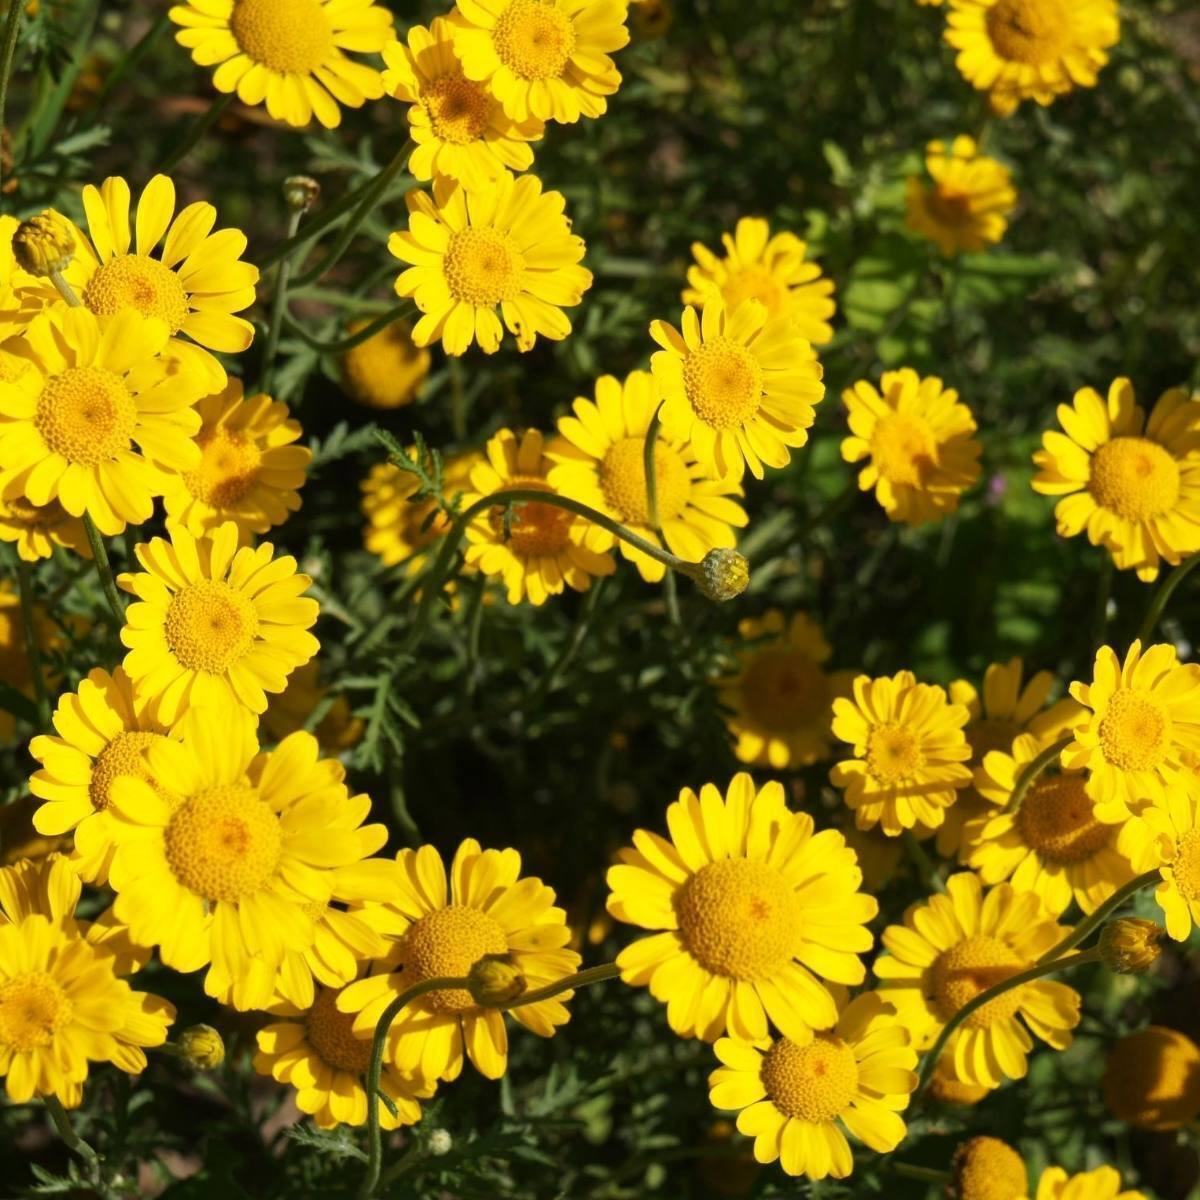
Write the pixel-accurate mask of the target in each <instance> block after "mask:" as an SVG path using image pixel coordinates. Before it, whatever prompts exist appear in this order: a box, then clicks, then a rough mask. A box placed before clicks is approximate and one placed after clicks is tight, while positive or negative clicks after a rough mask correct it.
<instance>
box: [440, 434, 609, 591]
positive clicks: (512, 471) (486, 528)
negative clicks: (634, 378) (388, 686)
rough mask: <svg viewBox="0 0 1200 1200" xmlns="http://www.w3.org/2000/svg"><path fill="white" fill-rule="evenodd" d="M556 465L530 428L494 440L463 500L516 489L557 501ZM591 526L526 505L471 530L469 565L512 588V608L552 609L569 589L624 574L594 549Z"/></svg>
mask: <svg viewBox="0 0 1200 1200" xmlns="http://www.w3.org/2000/svg"><path fill="white" fill-rule="evenodd" d="M553 465H554V464H553V462H551V460H550V458H549V457H548V456H547V454H546V453H545V445H544V442H543V440H542V435H541V434H540V433H539V432H538V431H537V430H536V429H527V430H526V431H525V432H524V433H523V434H522V435H521V436H520V437H519V438H518V437H517V435H516V434H515V433H513V432H512V430H511V429H502V430H500V432H499V433H497V434H496V435H495V436H494V437H492V438H489V439H488V444H487V461H486V462H480V463H477V464H476V465H475V467H474V468H473V469H472V471H471V486H472V488H473V489H474V490H473V491H472V492H470V493H468V494H467V495H466V496H464V497H463V500H462V506H463V508H467V507H469V506H470V505H472V504H474V503H475V502H476V501H477V500H479V499H481V498H482V497H484V496H489V495H491V494H492V493H493V492H499V491H502V490H508V489H510V488H523V489H526V490H531V491H535V492H545V493H547V494H548V495H556V494H558V493H557V489H556V488H555V487H554V486H553V485H552V484H551V483H550V482H549V476H550V470H551V468H552V467H553ZM589 528H590V526H589V523H588V522H587V521H585V520H584V519H583V518H582V517H577V516H576V515H575V514H574V513H571V512H568V511H567V510H566V509H563V508H558V507H556V506H555V505H553V504H540V503H538V502H537V501H525V502H523V503H521V504H514V505H513V506H512V514H511V518H510V519H509V520H508V521H507V522H506V521H505V506H504V505H497V506H496V507H494V508H491V509H487V510H485V511H484V512H482V513H480V514H479V516H478V517H476V518H475V520H473V521H472V522H471V524H470V525H469V526H468V527H467V551H466V559H467V565H468V566H471V567H475V568H476V569H478V570H479V571H482V572H483V574H485V575H498V576H500V577H501V579H502V580H503V581H504V587H505V590H506V592H507V594H508V602H509V604H520V603H521V601H522V600H526V599H527V600H528V601H529V603H530V604H535V605H536V604H544V603H545V601H546V597H547V596H557V595H559V594H560V593H561V592H562V591H563V590H564V589H565V588H566V587H572V588H574V589H575V591H577V592H586V591H587V590H588V588H590V587H591V586H592V579H593V577H594V576H597V575H611V574H612V573H613V571H614V570H616V564H615V563H614V562H613V560H612V555H611V554H607V553H601V552H600V551H597V550H592V549H590V548H589V547H588V545H587V544H586V537H587V533H588V529H589Z"/></svg>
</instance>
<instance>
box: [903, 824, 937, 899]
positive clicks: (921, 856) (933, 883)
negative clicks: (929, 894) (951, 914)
mask: <svg viewBox="0 0 1200 1200" xmlns="http://www.w3.org/2000/svg"><path fill="white" fill-rule="evenodd" d="M900 840H901V841H902V842H903V843H904V849H905V851H906V852H907V853H908V857H909V858H911V859H912V861H913V866H914V867H916V868H917V874H918V875H920V877H921V882H922V883H923V884H924V885H925V887H926V889H927V890H928V891H937V892H944V891H945V890H946V884H945V881H944V880H943V879H942V877H941V875H940V874H938V869H937V868H936V867H935V866H934V865H933V860H932V859H931V858H930V857H929V855H928V854H926V853H925V847H924V846H922V845H921V843H920V842H919V841H918V840H917V835H916V834H915V833H913V831H912V830H911V829H906V830H905V831H904V833H903V834H902V835H901V838H900Z"/></svg>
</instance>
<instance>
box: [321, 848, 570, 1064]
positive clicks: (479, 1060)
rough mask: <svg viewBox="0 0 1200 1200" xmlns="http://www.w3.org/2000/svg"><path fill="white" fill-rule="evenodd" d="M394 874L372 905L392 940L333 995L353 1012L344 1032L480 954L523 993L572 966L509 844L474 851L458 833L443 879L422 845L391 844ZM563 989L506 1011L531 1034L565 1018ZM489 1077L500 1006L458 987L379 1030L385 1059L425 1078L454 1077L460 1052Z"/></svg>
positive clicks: (542, 897)
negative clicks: (370, 970) (367, 970)
mask: <svg viewBox="0 0 1200 1200" xmlns="http://www.w3.org/2000/svg"><path fill="white" fill-rule="evenodd" d="M396 860H397V862H398V863H399V864H400V871H399V881H398V882H397V884H396V885H395V887H394V888H393V891H392V895H391V899H389V900H388V901H387V903H386V904H384V905H383V906H382V914H381V920H380V921H379V927H380V928H381V929H382V931H383V932H384V934H385V935H386V936H389V937H391V938H392V939H393V946H392V950H391V953H390V954H389V956H388V958H387V960H386V961H385V963H384V967H385V968H386V969H385V970H384V971H383V972H382V973H377V974H374V975H370V976H368V977H367V978H366V979H360V980H359V981H358V982H357V983H352V984H350V986H349V987H347V988H346V989H345V990H344V991H343V992H342V993H341V995H340V996H339V997H338V1008H339V1009H341V1011H342V1012H347V1013H355V1014H356V1016H355V1018H354V1030H355V1032H356V1033H358V1034H360V1035H366V1034H369V1033H371V1032H373V1031H374V1029H375V1026H376V1025H377V1024H378V1023H379V1017H380V1014H381V1013H382V1012H383V1010H384V1009H385V1008H386V1007H387V1006H388V1004H390V1003H391V1001H392V1000H394V999H395V998H396V997H397V996H398V995H399V994H400V993H401V992H403V991H405V990H406V989H407V988H409V987H411V986H412V985H413V984H414V983H420V982H421V981H422V980H426V979H439V978H449V979H465V978H466V977H467V975H468V974H469V972H470V970H471V968H472V967H473V966H474V965H475V964H476V963H477V962H478V961H479V960H480V959H481V958H484V957H486V956H487V955H504V956H506V958H507V961H508V962H509V963H510V964H511V965H512V966H514V967H515V968H516V969H517V970H518V971H520V972H521V974H523V975H524V976H525V980H526V983H527V985H528V990H530V991H533V990H534V989H536V988H540V987H545V986H546V985H547V984H551V983H557V982H558V981H559V980H560V979H565V978H566V977H567V976H568V975H571V974H573V973H574V972H575V971H576V970H577V969H578V967H579V961H580V960H579V955H578V954H576V953H575V951H574V950H570V949H567V943H568V942H569V941H570V938H571V931H570V929H568V928H567V924H566V913H564V912H563V910H562V909H561V908H557V907H556V906H555V904H554V891H553V889H551V888H548V887H546V885H545V884H544V883H542V881H541V880H540V879H536V878H534V877H533V876H526V877H525V878H521V856H520V854H518V853H517V851H516V850H483V849H481V848H480V845H479V843H478V842H477V841H476V840H475V839H474V838H466V839H465V840H464V841H463V843H462V844H461V845H460V846H459V848H458V850H457V851H456V852H455V854H454V861H453V862H452V863H451V864H450V872H449V879H447V873H446V868H445V866H444V864H443V862H442V856H441V855H440V854H438V852H437V851H436V850H435V849H434V848H433V847H432V846H422V847H421V848H420V849H419V850H401V851H400V853H399V854H397V856H396ZM573 994H574V993H572V992H569V991H567V992H562V993H561V994H560V995H558V996H555V997H553V998H552V999H550V1000H541V1001H538V1002H536V1003H534V1004H526V1005H522V1006H521V1007H519V1008H514V1009H513V1010H512V1016H513V1017H514V1018H515V1019H516V1021H517V1022H518V1023H519V1024H521V1025H523V1026H524V1027H525V1028H526V1029H528V1030H529V1031H530V1032H531V1033H536V1034H537V1035H538V1036H539V1037H551V1036H553V1034H554V1030H555V1028H556V1027H557V1026H559V1025H563V1024H565V1023H566V1021H567V1019H568V1017H569V1015H570V1014H569V1013H568V1011H567V1001H568V1000H570V999H571V997H572V995H573ZM464 1052H465V1054H466V1056H467V1057H468V1058H469V1059H470V1060H471V1063H472V1065H473V1066H474V1067H475V1068H476V1070H478V1071H479V1072H480V1073H481V1074H482V1075H485V1076H487V1078H489V1079H499V1078H500V1076H501V1075H503V1074H504V1071H505V1069H506V1067H507V1064H508V1031H507V1029H506V1027H505V1023H504V1013H503V1012H502V1011H501V1010H500V1009H498V1008H484V1007H481V1006H480V1005H479V1004H477V1003H476V1002H475V1000H474V999H473V998H472V996H471V993H470V992H468V991H467V990H466V989H465V988H459V989H453V988H452V989H447V990H445V991H433V992H427V993H426V994H425V995H424V996H422V997H421V998H420V999H418V1000H416V1001H414V1002H413V1003H412V1004H410V1005H408V1006H407V1007H406V1008H404V1009H403V1010H401V1012H400V1013H399V1015H398V1016H397V1017H396V1020H395V1021H394V1022H393V1024H392V1028H391V1030H390V1032H389V1035H388V1057H389V1058H390V1060H391V1062H392V1064H393V1065H394V1066H395V1067H396V1069H397V1070H398V1071H400V1072H401V1073H402V1074H404V1075H407V1076H419V1077H420V1078H421V1079H423V1080H425V1081H428V1082H430V1083H432V1082H434V1081H435V1080H438V1079H456V1078H457V1077H458V1075H459V1073H460V1072H461V1071H462V1066H463V1055H464Z"/></svg>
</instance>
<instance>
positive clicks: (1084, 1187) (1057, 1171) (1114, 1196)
mask: <svg viewBox="0 0 1200 1200" xmlns="http://www.w3.org/2000/svg"><path fill="white" fill-rule="evenodd" d="M1034 1200H1146V1196H1145V1194H1144V1193H1143V1192H1138V1191H1134V1190H1133V1189H1132V1188H1130V1189H1128V1190H1126V1189H1124V1188H1122V1186H1121V1176H1120V1174H1119V1173H1118V1172H1117V1171H1116V1170H1115V1169H1114V1168H1113V1167H1097V1168H1096V1169H1095V1170H1094V1171H1083V1172H1081V1173H1080V1174H1078V1175H1068V1174H1067V1173H1066V1171H1064V1170H1063V1169H1062V1167H1047V1168H1046V1169H1045V1170H1044V1171H1043V1172H1042V1177H1041V1179H1039V1180H1038V1185H1037V1193H1036V1195H1035V1197H1034Z"/></svg>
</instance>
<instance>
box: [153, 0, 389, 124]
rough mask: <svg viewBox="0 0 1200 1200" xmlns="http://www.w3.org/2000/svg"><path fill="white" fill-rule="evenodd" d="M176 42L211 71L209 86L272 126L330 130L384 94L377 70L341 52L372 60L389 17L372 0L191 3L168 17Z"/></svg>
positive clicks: (212, 0) (203, 0)
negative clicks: (265, 116) (260, 110)
mask: <svg viewBox="0 0 1200 1200" xmlns="http://www.w3.org/2000/svg"><path fill="white" fill-rule="evenodd" d="M169 15H170V18H171V20H172V21H174V22H175V24H176V25H180V26H182V28H181V29H180V30H179V32H178V33H176V35H175V40H176V41H177V42H178V43H179V44H180V45H181V46H186V47H187V48H188V49H189V50H190V51H191V52H192V60H193V61H194V62H195V63H196V65H197V66H201V67H214V66H215V67H216V68H217V69H216V70H215V71H214V72H213V87H215V88H216V89H217V91H218V92H225V93H229V92H233V91H236V92H237V96H238V99H239V100H240V101H241V102H242V103H243V104H262V103H263V101H264V100H265V101H266V104H267V112H268V113H270V114H271V116H272V117H274V118H275V119H276V120H277V121H286V122H287V123H288V124H289V125H295V126H300V125H307V124H308V122H309V120H310V119H311V118H312V117H314V116H315V117H316V118H317V120H318V121H319V122H320V123H321V124H322V125H324V126H325V128H326V129H333V128H336V126H337V125H338V124H339V123H340V122H341V119H342V113H341V109H339V108H338V105H339V104H344V105H345V106H346V107H347V108H361V107H362V105H363V104H364V103H365V102H366V101H367V100H378V99H379V97H380V96H382V95H383V80H382V79H381V78H380V76H379V72H378V71H377V70H376V69H375V68H374V67H369V66H367V65H366V64H365V63H360V62H357V61H355V60H354V59H352V58H348V57H347V55H346V54H345V51H347V50H348V51H351V52H353V53H359V54H377V53H378V52H379V51H380V50H382V49H383V47H384V46H385V45H386V44H387V43H388V42H389V41H390V40H391V39H392V37H393V36H394V35H393V30H392V15H391V13H390V12H388V10H387V9H386V8H383V7H382V6H380V5H376V4H372V3H371V0H188V3H187V4H177V5H176V6H175V7H174V8H172V9H171V10H170V14H169Z"/></svg>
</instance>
